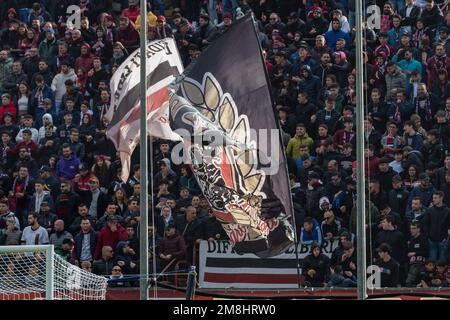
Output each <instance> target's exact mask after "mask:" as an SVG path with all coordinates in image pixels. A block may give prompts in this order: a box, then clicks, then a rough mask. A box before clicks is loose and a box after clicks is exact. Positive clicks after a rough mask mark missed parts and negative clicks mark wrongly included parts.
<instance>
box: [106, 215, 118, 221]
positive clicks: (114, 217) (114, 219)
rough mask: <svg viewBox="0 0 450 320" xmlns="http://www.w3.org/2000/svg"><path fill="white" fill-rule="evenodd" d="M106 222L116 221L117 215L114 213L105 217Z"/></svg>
mask: <svg viewBox="0 0 450 320" xmlns="http://www.w3.org/2000/svg"><path fill="white" fill-rule="evenodd" d="M106 221H107V222H117V217H116V216H115V215H112V216H109V217H108V219H106Z"/></svg>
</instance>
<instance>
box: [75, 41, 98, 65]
mask: <svg viewBox="0 0 450 320" xmlns="http://www.w3.org/2000/svg"><path fill="white" fill-rule="evenodd" d="M93 65H94V55H93V54H92V53H91V46H90V45H89V44H88V43H83V44H82V45H81V55H80V56H79V57H78V58H77V59H76V60H75V70H78V69H80V68H84V70H91V69H92V67H93Z"/></svg>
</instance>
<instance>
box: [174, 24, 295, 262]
mask: <svg viewBox="0 0 450 320" xmlns="http://www.w3.org/2000/svg"><path fill="white" fill-rule="evenodd" d="M268 83H269V82H268V76H267V72H266V69H265V65H264V62H263V57H262V52H261V48H260V46H259V41H258V38H257V35H256V31H255V27H254V25H253V19H252V17H251V16H246V17H243V18H242V19H240V20H238V21H236V23H234V24H233V25H232V26H230V27H229V29H228V30H226V31H225V32H224V33H223V34H222V35H221V36H220V37H219V38H218V39H217V40H216V41H215V42H213V43H212V44H211V45H210V46H209V47H208V48H207V49H206V50H205V51H204V52H203V54H202V55H201V56H200V58H199V59H198V60H197V61H196V62H195V64H193V65H192V66H189V67H188V69H186V70H185V73H184V74H183V78H182V80H181V81H180V82H179V87H178V88H177V90H178V91H177V94H174V95H173V96H172V98H171V104H170V117H171V127H172V129H174V130H176V131H177V132H180V130H181V131H183V130H184V133H180V135H181V136H183V139H184V142H185V145H186V147H187V149H185V150H187V152H186V153H185V156H186V157H187V158H188V160H190V161H191V163H192V165H191V166H192V169H193V172H194V174H195V176H196V178H197V181H198V182H199V185H200V187H201V189H202V192H203V194H204V195H205V198H206V199H208V201H209V203H210V204H211V206H212V209H213V213H214V215H215V216H216V217H217V219H218V220H219V221H220V222H221V223H222V226H223V227H224V229H225V231H226V232H227V234H228V236H229V237H230V240H231V242H232V243H233V244H234V249H235V250H236V251H237V252H238V253H248V252H251V253H255V254H257V255H259V256H262V257H263V256H264V257H267V256H274V255H277V254H279V253H281V252H283V251H284V250H285V249H286V248H287V247H288V246H289V245H291V244H292V242H293V238H294V234H293V229H292V227H291V224H290V220H291V217H292V215H293V209H292V204H291V199H290V186H289V179H288V175H287V169H286V160H285V156H284V152H283V144H282V142H281V137H280V132H279V129H278V125H277V121H276V118H275V114H274V111H273V101H272V97H271V93H270V87H269V84H268ZM199 139H203V141H199Z"/></svg>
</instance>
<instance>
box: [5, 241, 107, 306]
mask: <svg viewBox="0 0 450 320" xmlns="http://www.w3.org/2000/svg"><path fill="white" fill-rule="evenodd" d="M106 287H107V279H106V278H104V277H100V276H97V275H95V274H92V273H90V272H88V271H85V270H83V269H80V268H78V267H77V266H75V265H73V264H71V263H69V262H67V261H65V260H64V259H63V258H62V257H60V256H59V255H57V254H55V253H54V251H53V246H51V245H48V246H0V300H36V299H47V300H53V299H58V300H104V299H105V296H106Z"/></svg>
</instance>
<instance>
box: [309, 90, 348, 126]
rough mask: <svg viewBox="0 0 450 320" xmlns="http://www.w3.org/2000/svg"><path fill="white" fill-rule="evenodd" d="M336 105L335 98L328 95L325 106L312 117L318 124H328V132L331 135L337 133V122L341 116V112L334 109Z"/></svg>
mask: <svg viewBox="0 0 450 320" xmlns="http://www.w3.org/2000/svg"><path fill="white" fill-rule="evenodd" d="M335 106H336V100H335V98H334V97H332V96H328V97H327V98H326V100H325V108H324V109H322V110H319V111H318V112H317V114H316V115H313V116H312V118H311V122H312V123H314V124H316V125H320V124H326V125H327V127H328V133H329V134H331V135H333V134H334V133H335V130H336V126H337V123H338V121H339V118H340V117H341V114H340V113H339V112H337V111H336V110H335V109H334V107H335Z"/></svg>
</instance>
